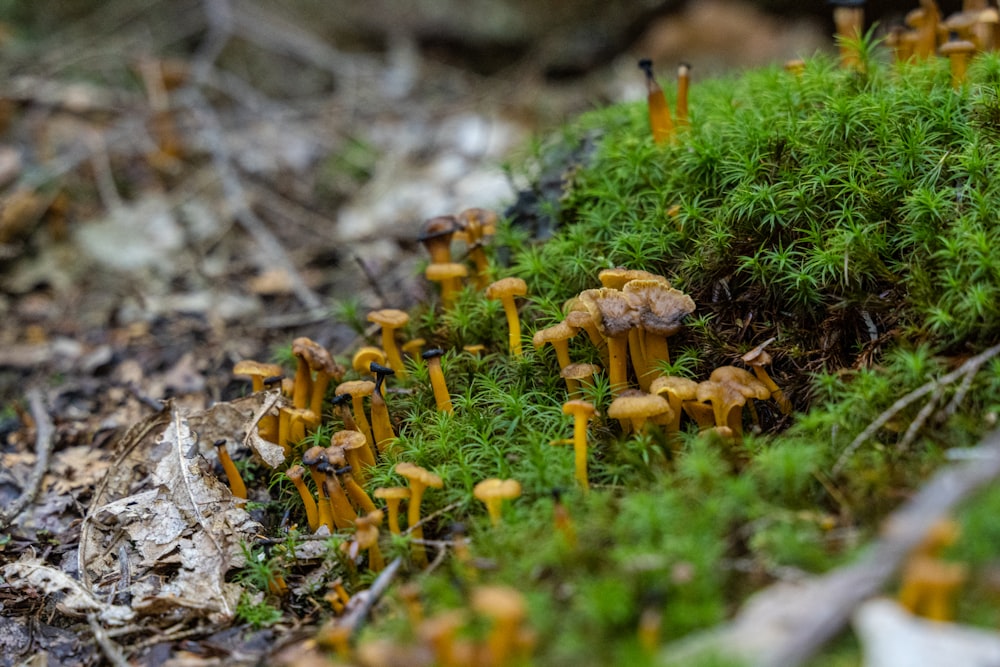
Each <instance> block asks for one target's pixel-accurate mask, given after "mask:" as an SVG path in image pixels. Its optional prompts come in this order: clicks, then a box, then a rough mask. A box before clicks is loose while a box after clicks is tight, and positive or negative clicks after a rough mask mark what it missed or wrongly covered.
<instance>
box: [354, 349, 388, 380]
mask: <svg viewBox="0 0 1000 667" xmlns="http://www.w3.org/2000/svg"><path fill="white" fill-rule="evenodd" d="M373 361H374V362H375V363H377V364H381V365H383V366H384V365H385V353H384V352H383V351H382V350H381V349H380V348H377V347H373V346H371V345H365V346H363V347H359V348H358V351H357V352H355V353H354V357H353V358H352V359H351V367H352V368H353V369H354V370H355V371H357V372H358V373H359V374H360V375H370V374H371V371H370V370H369V368H370V367H371V365H372V362H373Z"/></svg>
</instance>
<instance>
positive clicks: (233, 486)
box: [215, 440, 247, 500]
mask: <svg viewBox="0 0 1000 667" xmlns="http://www.w3.org/2000/svg"><path fill="white" fill-rule="evenodd" d="M215 448H216V450H218V453H219V463H221V464H222V469H223V471H225V473H226V479H228V480H229V490H230V491H232V493H233V496H235V497H236V498H241V499H243V500H246V499H247V485H246V484H244V483H243V478H242V477H241V476H240V471H239V470H237V469H236V464H235V463H233V459H232V458H231V457H230V456H229V451H228V450H227V449H226V441H225V440H216V441H215Z"/></svg>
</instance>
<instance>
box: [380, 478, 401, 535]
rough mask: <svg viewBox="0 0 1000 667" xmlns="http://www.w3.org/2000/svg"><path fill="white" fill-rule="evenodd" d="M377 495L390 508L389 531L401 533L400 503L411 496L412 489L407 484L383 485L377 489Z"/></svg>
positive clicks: (395, 533) (396, 533) (394, 533)
mask: <svg viewBox="0 0 1000 667" xmlns="http://www.w3.org/2000/svg"><path fill="white" fill-rule="evenodd" d="M375 497H376V498H379V499H381V500H384V501H385V506H386V509H388V510H389V531H390V532H391V533H392V534H393V535H399V533H400V530H399V503H400V502H402V501H403V500H405V499H407V498H409V497H410V490H409V489H408V488H406V487H405V486H381V487H379V488H377V489H375Z"/></svg>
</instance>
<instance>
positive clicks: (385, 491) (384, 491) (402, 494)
mask: <svg viewBox="0 0 1000 667" xmlns="http://www.w3.org/2000/svg"><path fill="white" fill-rule="evenodd" d="M374 495H375V497H376V498H381V499H382V500H390V499H399V500H405V499H406V498H409V497H410V490H409V489H408V488H406V487H405V486H380V487H378V488H377V489H375V494H374Z"/></svg>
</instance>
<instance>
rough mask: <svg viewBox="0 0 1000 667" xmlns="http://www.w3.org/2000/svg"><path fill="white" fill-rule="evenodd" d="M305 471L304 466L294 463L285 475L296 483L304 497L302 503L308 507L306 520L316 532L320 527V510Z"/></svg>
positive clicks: (310, 528) (313, 531) (311, 529)
mask: <svg viewBox="0 0 1000 667" xmlns="http://www.w3.org/2000/svg"><path fill="white" fill-rule="evenodd" d="M305 472H306V471H305V469H304V468H303V467H302V466H300V465H294V466H292V467H291V468H289V469H288V470H286V471H285V475H286V476H287V477H288V479H289V480H291V482H292V484H294V485H295V488H296V489H298V492H299V496H301V497H302V505H303V506H304V507H305V509H306V520H307V521H308V522H309V531H310V532H312V533H315V532H316V529H317V528H319V510H318V508H317V507H316V501H315V500H314V499H313V497H312V493H310V491H309V489H308V488H307V487H306V483H305V479H304V475H305Z"/></svg>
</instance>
